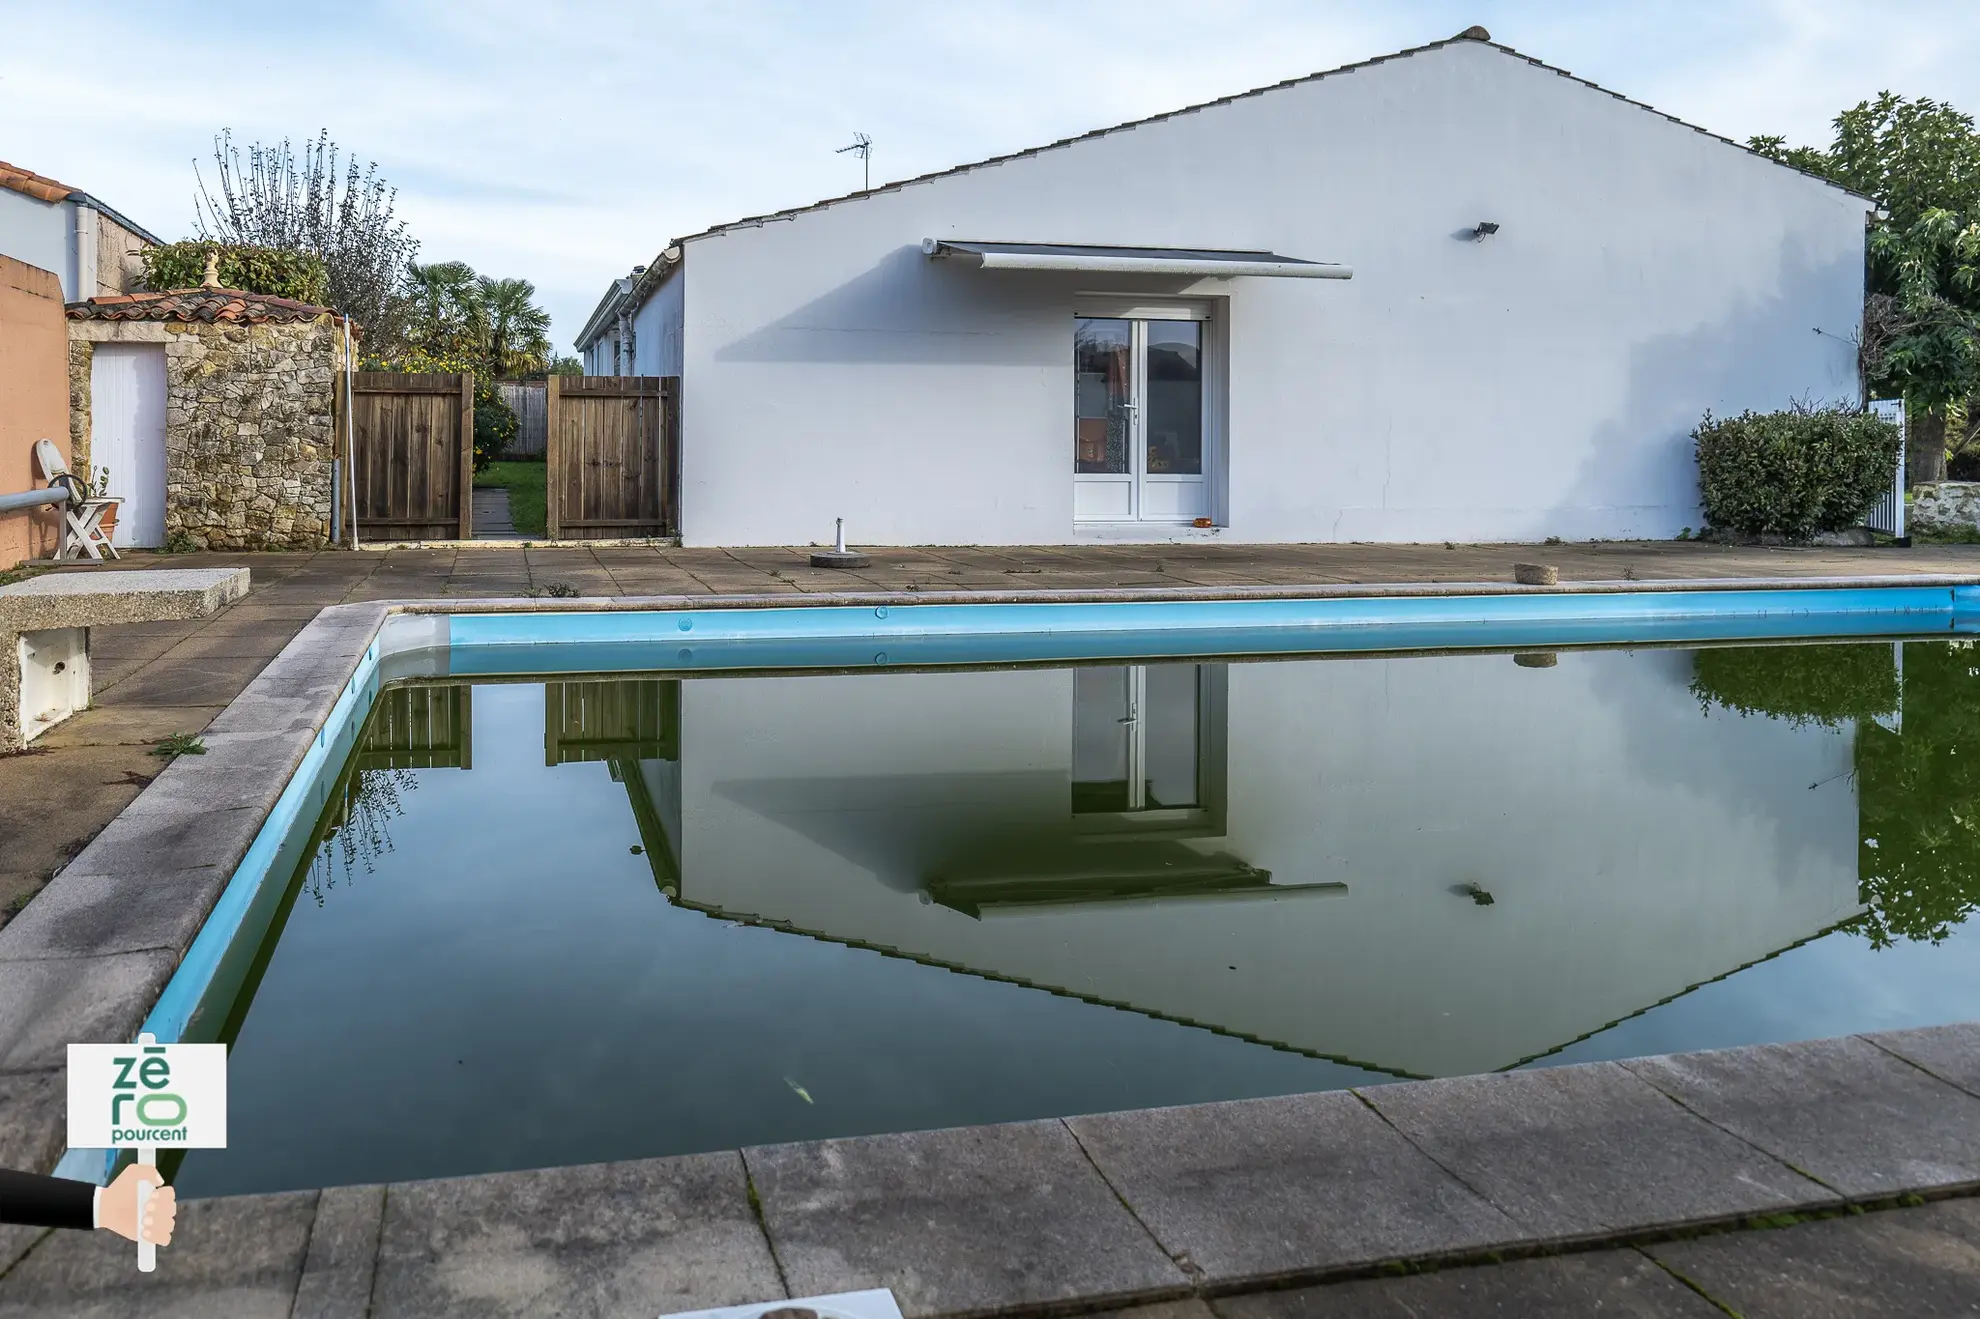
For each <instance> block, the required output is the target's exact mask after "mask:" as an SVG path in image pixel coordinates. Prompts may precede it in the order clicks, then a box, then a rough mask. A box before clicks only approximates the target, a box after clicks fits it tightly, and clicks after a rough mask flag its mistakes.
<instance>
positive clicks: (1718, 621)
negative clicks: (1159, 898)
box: [56, 586, 1980, 1183]
mask: <svg viewBox="0 0 1980 1319" xmlns="http://www.w3.org/2000/svg"><path fill="white" fill-rule="evenodd" d="M448 626H449V645H448V648H447V652H446V662H447V667H446V671H447V672H448V673H450V674H453V675H456V676H463V675H465V676H473V675H479V674H486V675H491V676H492V675H495V674H523V673H557V672H562V673H576V672H593V673H596V672H613V671H651V670H656V669H676V670H696V671H708V670H722V669H776V668H807V669H810V668H854V669H858V668H869V669H870V668H874V667H892V666H895V665H922V664H971V665H980V664H1000V663H1026V662H1050V661H1055V660H1078V659H1114V658H1128V657H1135V658H1145V659H1164V658H1187V657H1191V656H1198V655H1246V654H1258V655H1267V654H1277V655H1283V654H1338V653H1353V652H1359V651H1395V650H1450V649H1475V648H1491V649H1504V648H1516V647H1531V648H1533V649H1546V648H1551V647H1556V646H1574V645H1618V644H1630V643H1641V644H1646V645H1648V644H1666V645H1668V644H1673V643H1682V642H1723V641H1741V640H1750V641H1779V640H1792V639H1814V638H1824V637H1836V638H1864V637H1879V636H1911V637H1925V636H1931V635H1934V634H1939V635H1946V634H1951V633H1960V632H1975V631H1980V586H1917V587H1911V586H1878V587H1810V588H1790V589H1767V590H1738V589H1733V590H1690V591H1629V592H1602V593H1579V592H1571V591H1564V592H1551V591H1550V592H1533V593H1517V594H1495V595H1402V596H1354V597H1329V598H1319V599H1304V600H1286V599H1275V600H1184V601H1169V600H1144V601H1120V602H1103V603H1071V602H1068V603H1023V604H930V605H919V604H888V605H872V606H865V605H860V606H854V605H804V606H794V607H789V608H785V607H780V606H773V607H765V608H749V609H739V608H728V609H681V610H598V611H579V610H571V611H563V610H559V611H545V612H517V613H462V614H454V615H452V616H451V617H450V618H449V623H448ZM381 660H382V654H381V646H380V643H379V642H378V641H377V640H374V641H373V642H372V644H371V646H370V647H369V648H367V650H366V651H365V654H364V656H363V658H362V659H361V660H360V661H359V663H358V667H357V670H356V672H355V673H354V674H353V675H352V677H351V680H350V682H349V683H348V684H347V685H346V686H345V688H344V691H343V692H342V694H341V695H340V696H339V697H338V699H337V702H336V704H335V705H334V706H333V707H332V709H331V711H330V715H329V717H328V718H327V719H326V720H325V721H324V725H323V727H322V728H321V729H320V730H319V731H318V733H317V736H316V738H315V740H314V741H313V742H312V743H311V745H310V748H309V751H308V752H307V753H306V754H305V755H304V757H303V760H302V763H301V764H300V765H299V766H297V768H296V772H295V773H294V774H293V775H292V776H291V777H290V780H289V783H288V786H287V787H286V788H284V790H283V792H282V794H281V796H280V797H279V798H278V799H277V800H276V803H275V807H274V809H273V810H272V811H271V812H270V813H269V816H268V819H267V820H266V821H265V822H264V823H263V824H262V827H261V830H260V832H259V833H258V834H256V836H255V840H254V842H253V844H252V845H251V846H250V847H249V848H248V851H247V854H246V855H245V856H243V857H242V858H241V862H240V864H239V865H238V866H237V867H236V868H235V870H234V875H233V877H232V879H231V880H229V882H228V884H227V887H226V889H225V891H224V892H222V894H221V895H220V899H219V901H218V902H216V903H215V904H214V907H213V910H212V912H211V913H210V914H209V915H208V916H207V918H206V922H205V924H204V925H202V926H201V928H200V932H199V934H198V936H197V937H196V938H194V940H193V942H192V946H191V947H190V948H188V949H187V951H186V955H185V958H184V959H183V960H182V961H181V962H180V964H179V967H178V969H177V971H175V972H174V973H173V975H172V978H171V980H170V981H169V982H168V983H167V984H166V986H165V989H164V991H163V992H162V993H161V994H160V995H159V998H158V1002H157V1003H156V1004H155V1005H154V1006H153V1007H152V1010H151V1013H150V1015H149V1016H147V1017H146V1018H145V1021H144V1025H143V1026H142V1027H140V1030H141V1031H149V1032H150V1033H151V1034H152V1035H154V1036H156V1037H157V1039H158V1040H159V1042H160V1043H168V1044H169V1043H173V1042H176V1041H178V1040H180V1039H182V1038H183V1037H184V1035H185V1032H186V1029H187V1025H188V1023H189V1022H190V1021H191V1020H192V1018H193V1014H194V1012H195V1011H196V1010H197V1009H198V1007H199V1005H200V1003H201V1001H202V1000H203V999H204V997H205V996H206V994H207V991H208V989H209V987H210V986H211V985H212V984H213V982H214V979H215V977H216V974H217V973H218V972H219V970H220V968H221V965H222V962H223V961H224V959H225V958H226V957H227V955H228V952H229V950H230V949H231V948H232V947H233V945H234V943H235V941H236V939H237V937H238V936H239V935H240V933H241V930H242V927H243V925H244V924H245V923H246V921H247V918H248V915H249V913H250V912H251V911H252V910H254V909H255V908H256V906H257V905H258V902H259V901H260V900H261V899H262V897H263V896H264V892H265V891H266V889H267V886H268V884H270V883H271V882H273V883H275V884H284V883H286V881H287V879H288V877H289V872H290V870H292V869H293V860H294V859H293V858H291V862H292V864H291V865H290V866H288V867H286V868H285V867H284V866H282V865H279V864H277V863H278V860H280V859H281V858H282V854H283V852H284V850H285V846H286V845H288V844H289V843H290V842H291V840H292V838H293V836H294V832H295V830H296V829H297V827H298V826H302V827H307V825H308V824H309V823H310V822H311V821H313V820H314V819H315V818H316V814H317V813H318V812H320V811H321V809H322V807H323V803H324V797H325V795H326V793H327V791H328V790H329V787H330V786H332V785H334V783H335V781H336V777H337V773H338V771H339V769H340V768H341V767H342V764H343V760H344V757H345V755H346V753H347V751H348V749H349V747H350V746H351V745H352V743H353V742H354V741H355V738H356V734H357V732H358V730H359V729H360V728H361V727H362V725H363V722H364V717H365V715H366V714H368V713H369V711H370V709H371V704H372V702H373V701H374V700H375V699H376V697H377V693H378V689H379V685H380V681H379V669H380V665H381ZM116 1157H117V1152H116V1151H104V1150H81V1149H74V1150H70V1151H69V1152H68V1153H67V1154H66V1155H64V1157H63V1159H62V1161H61V1163H60V1164H59V1165H58V1166H57V1168H56V1173H57V1175H59V1176H66V1177H75V1178H79V1179H82V1180H85V1181H95V1182H98V1183H103V1182H107V1181H108V1180H109V1176H110V1173H111V1170H112V1168H113V1167H114V1164H115V1160H116Z"/></svg>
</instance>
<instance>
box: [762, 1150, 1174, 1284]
mask: <svg viewBox="0 0 1980 1319" xmlns="http://www.w3.org/2000/svg"><path fill="white" fill-rule="evenodd" d="M744 1158H745V1159H746V1161H747V1163H748V1167H749V1174H750V1178H751V1184H752V1185H753V1186H754V1187H755V1188H756V1194H757V1197H758V1199H759V1201H760V1202H761V1205H762V1212H763V1224H764V1229H765V1230H766V1231H767V1232H768V1233H769V1236H770V1242H771V1245H772V1247H773V1249H775V1251H776V1253H777V1260H778V1263H779V1265H780V1266H781V1268H782V1270H783V1274H784V1277H785V1279H786V1281H787V1283H788V1285H789V1287H790V1294H791V1295H793V1296H820V1295H826V1294H829V1293H832V1292H848V1291H860V1290H863V1289H866V1288H869V1287H890V1288H892V1289H893V1292H894V1296H895V1299H897V1300H898V1301H899V1302H900V1306H901V1312H902V1314H903V1315H905V1316H906V1317H907V1319H919V1317H920V1316H930V1315H957V1314H980V1313H990V1312H994V1311H1001V1310H1011V1309H1017V1308H1021V1307H1037V1306H1041V1305H1048V1304H1052V1303H1063V1302H1069V1301H1075V1300H1077V1301H1080V1302H1082V1303H1084V1304H1087V1305H1103V1304H1106V1303H1107V1302H1110V1301H1113V1302H1120V1301H1126V1300H1130V1299H1136V1298H1149V1299H1160V1298H1161V1297H1162V1295H1163V1294H1164V1293H1168V1294H1170V1295H1177V1294H1181V1293H1183V1292H1185V1291H1186V1290H1187V1289H1188V1286H1189V1278H1188V1276H1187V1275H1186V1274H1185V1273H1184V1272H1183V1270H1182V1269H1181V1268H1179V1267H1178V1266H1177V1265H1176V1263H1175V1262H1174V1261H1172V1260H1170V1259H1169V1257H1168V1256H1167V1255H1165V1254H1163V1252H1162V1249H1161V1248H1160V1247H1159V1246H1158V1245H1157V1244H1156V1243H1155V1241H1154V1239H1153V1238H1151V1237H1150V1236H1149V1234H1148V1231H1147V1229H1146V1228H1144V1227H1143V1226H1142V1225H1141V1224H1140V1223H1139V1222H1137V1221H1136V1220H1135V1219H1134V1217H1133V1216H1132V1215H1131V1214H1130V1213H1129V1212H1128V1211H1127V1209H1125V1208H1123V1207H1122V1205H1121V1202H1120V1200H1118V1199H1117V1198H1116V1197H1115V1195H1114V1192H1113V1191H1112V1190H1111V1189H1110V1188H1109V1187H1108V1185H1107V1183H1106V1182H1104V1181H1102V1180H1101V1178H1100V1175H1099V1174H1098V1173H1097V1172H1095V1171H1094V1168H1093V1165H1092V1164H1091V1163H1090V1162H1088V1161H1087V1158H1086V1156H1085V1154H1083V1153H1082V1152H1081V1150H1080V1147H1079V1145H1078V1143H1077V1142H1076V1141H1074V1140H1073V1138H1072V1135H1071V1133H1070V1132H1068V1131H1067V1130H1066V1128H1065V1126H1064V1125H1063V1124H1062V1123H1059V1122H1019V1123H1009V1124H1005V1125H1002V1126H993V1127H965V1128H957V1129H953V1130H947V1131H918V1132H907V1133H904V1134H900V1135H891V1136H866V1137H859V1138H856V1139H850V1140H827V1141H815V1142H810V1143H806V1144H797V1145H765V1146H756V1147H753V1148H751V1149H748V1150H745V1151H744Z"/></svg>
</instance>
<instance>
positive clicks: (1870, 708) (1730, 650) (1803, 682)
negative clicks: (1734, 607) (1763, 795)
mask: <svg viewBox="0 0 1980 1319" xmlns="http://www.w3.org/2000/svg"><path fill="white" fill-rule="evenodd" d="M1691 666H1692V667H1691V694H1692V695H1693V696H1696V697H1697V698H1698V703H1699V704H1700V705H1702V706H1705V707H1706V708H1708V709H1709V708H1710V707H1711V706H1714V705H1719V706H1723V707H1725V708H1726V709H1728V710H1736V711H1738V712H1739V713H1740V714H1757V715H1765V716H1767V717H1769V718H1773V719H1784V720H1786V721H1788V722H1789V723H1793V724H1811V723H1812V724H1829V725H1835V724H1840V723H1842V722H1844V721H1845V720H1850V719H1858V720H1862V719H1870V718H1874V717H1875V716H1878V715H1886V714H1889V713H1890V712H1891V711H1893V710H1895V709H1897V704H1898V675H1897V665H1896V664H1895V663H1893V662H1892V660H1891V648H1890V647H1889V646H1888V645H1885V644H1882V643H1875V644H1862V645H1843V646H1722V647H1713V648H1711V649H1708V650H1700V651H1696V652H1694V653H1693V655H1692V659H1691Z"/></svg>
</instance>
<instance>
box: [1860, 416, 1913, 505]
mask: <svg viewBox="0 0 1980 1319" xmlns="http://www.w3.org/2000/svg"><path fill="white" fill-rule="evenodd" d="M1870 410H1871V411H1872V412H1874V413H1876V414H1877V415H1878V416H1880V417H1882V418H1883V419H1884V420H1885V421H1892V422H1896V423H1897V428H1898V447H1897V448H1898V460H1897V476H1896V478H1895V479H1893V481H1892V482H1891V488H1890V489H1889V490H1886V491H1885V492H1884V494H1883V497H1882V498H1880V499H1879V500H1878V501H1877V502H1876V503H1874V504H1872V505H1871V506H1870V512H1869V514H1868V516H1866V517H1865V518H1864V519H1863V522H1864V525H1865V526H1868V527H1869V528H1870V529H1871V530H1872V531H1881V532H1884V533H1885V534H1886V535H1890V536H1895V537H1897V538H1898V539H1899V540H1903V539H1904V538H1905V530H1904V403H1903V401H1902V400H1899V399H1894V398H1886V399H1877V400H1876V401H1874V402H1872V403H1871V404H1870Z"/></svg>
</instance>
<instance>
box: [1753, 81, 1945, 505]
mask: <svg viewBox="0 0 1980 1319" xmlns="http://www.w3.org/2000/svg"><path fill="white" fill-rule="evenodd" d="M1747 145H1748V146H1750V147H1752V148H1753V149H1754V150H1755V151H1758V152H1760V153H1761V154H1762V155H1765V156H1768V157H1770V158H1772V159H1775V160H1779V161H1781V162H1782V163H1784V164H1789V165H1793V166H1795V167H1796V168H1798V169H1805V170H1808V171H1810V172H1812V173H1816V174H1820V175H1822V176H1823V177H1825V178H1828V179H1831V180H1833V181H1835V182H1836V183H1839V184H1841V185H1843V186H1844V187H1846V188H1852V189H1854V190H1855V191H1857V192H1861V193H1863V194H1865V195H1866V196H1869V197H1873V198H1875V199H1876V201H1877V204H1878V205H1879V207H1881V208H1882V209H1883V210H1884V212H1885V213H1886V215H1887V216H1888V218H1887V219H1882V220H1879V221H1878V222H1877V224H1876V226H1875V227H1874V228H1873V229H1872V230H1871V233H1870V237H1869V243H1868V249H1869V251H1868V263H1869V264H1868V270H1867V272H1866V275H1867V278H1866V293H1867V297H1866V302H1865V306H1864V325H1863V336H1862V343H1861V348H1862V365H1863V373H1864V379H1865V383H1866V384H1867V385H1868V386H1869V387H1870V389H1871V390H1872V392H1895V393H1898V394H1901V395H1902V396H1903V397H1904V399H1905V401H1906V402H1907V404H1909V405H1910V407H1911V409H1912V413H1913V418H1912V425H1911V428H1910V429H1911V434H1910V443H1909V449H1910V455H1909V463H1908V468H1909V471H1908V475H1909V477H1910V479H1911V480H1913V481H1933V480H1938V479H1940V478H1942V477H1943V476H1944V474H1945V459H1946V422H1947V417H1948V414H1949V412H1956V411H1959V410H1960V404H1961V403H1962V402H1963V401H1964V400H1966V399H1968V398H1969V397H1971V396H1972V395H1973V394H1975V393H1976V392H1980V133H1976V132H1975V130H1974V122H1973V117H1972V116H1971V115H1968V114H1965V113H1963V112H1962V111H1959V110H1957V109H1954V108H1953V107H1952V106H1950V105H1946V104H1943V103H1942V102H1938V101H1933V100H1930V99H1927V98H1922V97H1921V98H1919V99H1917V100H1908V99H1906V98H1905V97H1902V96H1895V95H1893V94H1892V93H1890V92H1884V93H1883V94H1881V95H1879V96H1878V97H1877V98H1876V99H1875V100H1874V101H1864V102H1862V103H1860V104H1858V105H1857V106H1856V107H1855V108H1853V109H1850V110H1845V111H1843V112H1842V113H1841V114H1840V115H1837V116H1836V119H1835V139H1834V141H1833V142H1832V143H1831V144H1830V146H1829V147H1828V148H1827V149H1826V150H1823V149H1819V148H1814V147H1789V146H1788V145H1787V144H1786V141H1785V139H1783V138H1779V137H1755V138H1751V139H1749V140H1748V142H1747Z"/></svg>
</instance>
